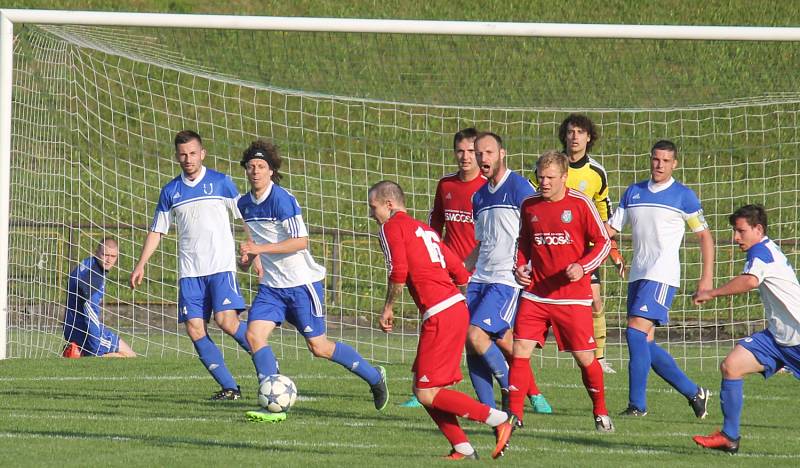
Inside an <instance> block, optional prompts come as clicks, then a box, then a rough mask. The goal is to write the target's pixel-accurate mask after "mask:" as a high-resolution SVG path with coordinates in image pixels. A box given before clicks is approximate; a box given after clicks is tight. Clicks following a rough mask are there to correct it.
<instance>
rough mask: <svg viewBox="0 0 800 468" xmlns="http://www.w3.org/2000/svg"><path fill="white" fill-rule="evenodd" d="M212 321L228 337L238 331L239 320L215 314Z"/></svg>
mask: <svg viewBox="0 0 800 468" xmlns="http://www.w3.org/2000/svg"><path fill="white" fill-rule="evenodd" d="M214 321H215V322H216V323H217V325H218V326H219V328H221V329H222V331H224V332H225V333H227V334H229V335H234V334H236V331H237V330H238V329H239V319H238V318H237V317H235V316H230V315H227V314H217V315H216V316H215V317H214Z"/></svg>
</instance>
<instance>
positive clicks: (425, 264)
mask: <svg viewBox="0 0 800 468" xmlns="http://www.w3.org/2000/svg"><path fill="white" fill-rule="evenodd" d="M380 240H381V247H383V254H384V255H385V256H386V268H387V269H388V270H389V281H391V282H392V283H405V284H406V285H407V286H408V291H409V292H410V293H411V297H413V298H414V302H415V303H416V304H417V307H418V308H419V310H420V312H422V313H423V316H422V319H423V320H425V319H428V318H430V317H432V316H433V315H435V314H437V313H439V312H441V311H443V310H445V309H447V308H448V307H450V306H451V305H453V304H455V303H457V302H459V301H463V300H464V296H463V295H462V294H461V292H460V291H459V290H458V288H456V285H455V284H454V283H453V280H455V281H456V283H457V284H466V283H467V281H469V272H468V271H467V270H466V269H465V268H464V264H463V263H462V262H461V260H460V259H459V258H458V257H456V255H455V254H454V253H453V251H452V250H450V249H449V248H447V246H446V245H444V244H443V243H442V242H441V240H439V235H438V234H436V232H435V231H434V230H433V229H431V228H430V226H428V225H427V224H425V223H423V222H421V221H417V220H416V219H414V218H412V217H411V216H409V215H408V214H406V213H403V212H398V213H395V214H394V215H393V216H392V217H391V218H389V220H388V221H386V222H385V223H384V224H383V225H382V226H381V231H380Z"/></svg>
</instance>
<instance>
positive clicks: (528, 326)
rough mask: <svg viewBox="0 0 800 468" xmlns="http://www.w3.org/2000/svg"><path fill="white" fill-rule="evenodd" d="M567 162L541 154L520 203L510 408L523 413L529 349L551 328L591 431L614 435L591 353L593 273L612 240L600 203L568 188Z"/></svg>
mask: <svg viewBox="0 0 800 468" xmlns="http://www.w3.org/2000/svg"><path fill="white" fill-rule="evenodd" d="M568 167H569V159H568V158H567V156H566V155H565V154H563V153H559V152H557V151H548V152H546V153H545V154H543V155H542V156H541V157H540V158H539V160H538V161H537V162H536V172H537V179H538V181H539V192H537V193H536V194H535V195H534V196H532V197H529V198H527V199H526V200H525V201H524V202H523V203H522V207H521V208H520V234H519V242H518V250H517V270H516V278H517V281H518V282H519V283H520V284H521V285H523V286H524V287H525V289H524V290H523V292H522V298H523V300H522V301H520V306H519V310H518V311H517V320H516V323H515V324H514V351H513V354H514V356H513V360H512V363H511V375H510V390H511V391H510V409H511V412H512V413H514V414H516V415H517V416H521V415H522V408H523V401H524V398H525V394H526V390H527V386H528V383H527V382H528V379H529V378H530V374H531V370H530V356H531V353H532V352H533V349H534V347H542V346H543V345H544V343H545V341H546V338H547V334H548V329H549V328H551V327H552V329H553V334H554V335H555V338H556V343H557V344H558V349H559V350H560V351H567V352H571V353H572V355H573V357H574V358H575V360H576V361H577V363H578V365H579V366H580V368H581V373H582V375H583V384H584V386H585V387H586V390H587V391H588V392H589V397H590V398H591V399H592V404H593V406H594V411H593V412H594V419H595V428H596V429H597V430H598V431H601V432H611V431H613V430H614V426H613V424H612V423H611V419H610V418H609V417H608V410H607V409H606V404H605V392H604V384H603V369H602V367H601V366H600V363H599V362H598V361H597V359H595V357H594V349H595V347H596V344H595V340H594V336H593V335H594V332H593V324H592V309H591V305H592V289H591V286H590V273H591V272H592V271H594V270H595V269H597V267H598V266H599V265H600V263H601V262H602V261H603V260H604V259H605V258H606V256H607V255H608V251H609V249H610V248H611V244H610V241H609V238H608V234H607V233H606V230H605V227H604V225H603V221H602V220H601V219H600V215H599V213H598V212H597V208H595V207H594V205H593V203H592V202H591V201H590V200H589V199H588V198H587V197H586V196H585V195H583V194H582V193H580V192H579V191H577V190H572V189H569V188H567V186H566V182H567V170H568ZM529 262H530V263H529Z"/></svg>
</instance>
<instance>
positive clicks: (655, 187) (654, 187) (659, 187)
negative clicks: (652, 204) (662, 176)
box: [647, 177, 675, 193]
mask: <svg viewBox="0 0 800 468" xmlns="http://www.w3.org/2000/svg"><path fill="white" fill-rule="evenodd" d="M674 183H675V178H673V177H670V178H669V180H668V181H666V182H664V183H662V184H657V183H655V182H653V179H650V180H648V181H647V188H648V190H650V191H651V192H653V193H658V192H663V191H664V190H666V189H668V188H670V187H672V184H674Z"/></svg>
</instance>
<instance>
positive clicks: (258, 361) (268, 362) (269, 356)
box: [253, 345, 279, 384]
mask: <svg viewBox="0 0 800 468" xmlns="http://www.w3.org/2000/svg"><path fill="white" fill-rule="evenodd" d="M253 365H254V366H256V373H257V374H258V383H259V384H261V382H263V381H264V379H266V378H267V377H269V376H270V375H274V374H278V373H279V372H278V360H277V359H275V353H273V352H272V347H271V346H269V345H267V346H264V347H263V348H261V349H259V350H258V351H256V352H255V353H254V354H253Z"/></svg>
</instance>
